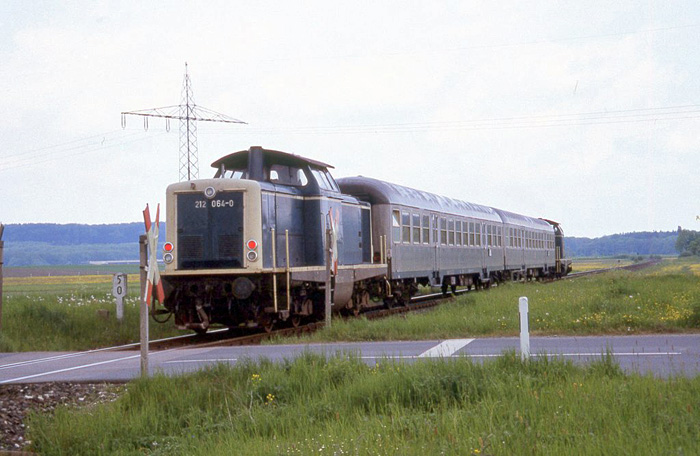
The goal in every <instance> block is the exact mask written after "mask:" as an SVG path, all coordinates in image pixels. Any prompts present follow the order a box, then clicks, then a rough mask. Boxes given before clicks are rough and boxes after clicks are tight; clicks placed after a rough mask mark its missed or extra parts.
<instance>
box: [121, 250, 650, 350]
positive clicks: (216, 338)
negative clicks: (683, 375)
mask: <svg viewBox="0 0 700 456" xmlns="http://www.w3.org/2000/svg"><path fill="white" fill-rule="evenodd" d="M659 261H660V260H650V261H646V262H643V263H635V264H631V265H627V266H619V267H614V268H603V269H594V270H590V271H583V272H577V273H572V274H569V275H567V276H565V277H562V279H575V278H579V277H585V276H590V275H596V274H602V273H604V272H609V271H614V270H627V271H638V270H640V269H644V268H647V267H650V266H653V265H655V264H657V263H658V262H659ZM468 291H469V290H458V291H457V293H456V294H457V295H460V294H463V293H467V292H468ZM452 297H453V295H448V296H446V297H445V296H443V295H442V293H432V294H428V295H421V296H416V297H414V298H413V299H411V303H410V304H408V305H406V306H396V307H393V308H391V309H378V310H369V311H367V312H363V313H362V316H363V317H365V318H366V319H368V320H373V319H377V318H385V317H388V316H392V315H398V314H402V313H408V312H414V311H418V310H424V309H429V308H431V307H435V306H437V305H439V304H441V303H443V302H444V301H445V299H450V298H452ZM323 326H324V323H323V322H312V323H307V324H305V325H299V326H298V327H285V328H279V329H275V330H273V331H271V332H256V333H247V334H246V333H245V332H246V331H245V330H237V329H235V328H234V329H218V330H214V331H210V332H208V333H207V334H205V335H195V334H187V335H183V336H176V337H173V338H167V339H160V340H155V341H151V342H150V344H149V348H150V349H151V350H156V351H158V350H169V349H173V348H207V347H226V346H241V345H257V344H260V343H261V342H263V341H265V340H269V339H272V338H275V337H292V336H299V335H302V334H308V333H312V332H314V331H317V330H319V329H321V328H323ZM248 331H249V330H248ZM115 349H122V350H124V349H131V350H138V349H139V344H130V345H128V346H122V347H121V348H115Z"/></svg>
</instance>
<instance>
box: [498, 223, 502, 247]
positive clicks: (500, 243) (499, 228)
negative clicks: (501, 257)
mask: <svg viewBox="0 0 700 456" xmlns="http://www.w3.org/2000/svg"><path fill="white" fill-rule="evenodd" d="M496 234H497V237H496V247H503V238H502V237H503V231H501V227H500V226H498V227H496Z"/></svg>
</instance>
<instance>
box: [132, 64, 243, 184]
mask: <svg viewBox="0 0 700 456" xmlns="http://www.w3.org/2000/svg"><path fill="white" fill-rule="evenodd" d="M127 115H131V116H140V117H142V118H143V121H144V124H143V125H144V128H145V129H148V119H149V118H150V117H161V118H164V119H165V129H166V130H167V131H170V120H171V119H176V120H179V121H180V181H183V180H191V179H197V178H198V176H199V158H198V150H197V121H202V122H223V123H238V124H245V123H246V122H243V121H242V120H238V119H234V118H233V117H229V116H227V115H226V114H221V113H218V112H216V111H212V110H210V109H207V108H203V107H200V106H197V105H196V104H195V102H194V96H193V94H192V82H191V81H190V75H189V73H188V71H187V63H186V62H185V82H184V86H183V89H182V102H181V103H180V104H179V105H177V106H166V107H162V108H152V109H143V110H139V111H127V112H122V128H126V116H127Z"/></svg>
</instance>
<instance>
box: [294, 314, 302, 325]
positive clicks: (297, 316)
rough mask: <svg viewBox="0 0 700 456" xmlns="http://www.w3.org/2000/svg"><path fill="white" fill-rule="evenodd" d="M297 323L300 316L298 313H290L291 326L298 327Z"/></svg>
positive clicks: (299, 322)
mask: <svg viewBox="0 0 700 456" xmlns="http://www.w3.org/2000/svg"><path fill="white" fill-rule="evenodd" d="M299 325H301V316H300V315H292V326H293V327H295V328H298V327H299Z"/></svg>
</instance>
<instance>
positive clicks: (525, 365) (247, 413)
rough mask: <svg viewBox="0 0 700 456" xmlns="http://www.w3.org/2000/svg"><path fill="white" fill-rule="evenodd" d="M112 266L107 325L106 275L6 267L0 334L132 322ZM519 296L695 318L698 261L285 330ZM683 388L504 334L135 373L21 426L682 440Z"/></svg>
mask: <svg viewBox="0 0 700 456" xmlns="http://www.w3.org/2000/svg"><path fill="white" fill-rule="evenodd" d="M129 281H130V283H131V284H132V291H131V292H130V296H129V299H128V301H127V302H128V305H127V310H126V316H127V319H126V320H125V321H124V323H122V324H121V325H120V324H118V323H116V321H114V319H113V316H112V317H110V318H109V319H101V318H99V317H96V312H97V309H100V308H108V309H113V299H112V298H111V297H110V296H109V291H110V289H111V277H106V278H105V277H102V278H99V277H85V276H83V277H71V276H67V277H63V278H61V279H56V278H53V277H52V278H50V279H38V278H32V279H21V280H20V279H19V278H17V279H8V280H7V281H6V285H5V290H6V294H5V305H4V309H3V310H4V322H3V323H4V326H3V332H2V335H1V337H2V343H3V344H6V345H5V346H6V347H7V346H14V347H20V348H22V349H37V348H36V347H37V346H42V347H43V346H47V347H54V348H53V349H59V348H56V347H61V348H60V349H65V348H64V347H71V348H72V349H78V348H77V347H82V348H89V347H94V346H100V345H111V344H115V343H125V342H127V341H129V340H136V338H137V336H138V324H137V323H138V309H137V306H136V303H137V301H138V297H137V295H136V291H135V288H136V287H135V286H133V285H134V284H136V283H138V282H137V279H136V277H135V276H133V277H132V276H130V277H129ZM520 296H528V297H529V300H530V324H531V329H532V331H533V333H534V334H541V335H554V334H559V335H563V334H609V333H614V334H634V333H649V332H692V331H697V330H698V329H699V328H700V264H698V261H697V259H695V260H693V259H681V260H674V261H665V262H664V263H662V264H661V265H658V266H655V267H653V268H649V269H646V270H643V271H639V272H626V271H616V272H612V273H606V274H603V275H598V276H593V277H582V278H578V279H574V280H569V281H559V282H555V283H547V284H543V283H525V284H523V283H515V284H506V285H503V286H499V287H497V288H494V289H491V290H489V291H487V292H478V293H473V292H470V293H467V294H465V295H462V296H460V297H457V298H454V299H453V300H451V302H448V303H446V304H443V305H441V306H439V307H438V308H436V309H434V310H431V311H427V312H422V313H413V314H408V315H405V316H402V317H392V318H387V319H384V320H379V321H367V320H365V319H362V318H360V319H354V320H342V319H335V320H334V321H333V326H332V328H331V329H328V330H324V331H321V332H318V333H315V334H314V335H312V336H310V337H309V338H307V339H303V340H301V341H300V342H311V341H333V340H380V339H443V338H453V337H470V336H479V337H485V336H495V335H515V334H517V332H518V326H517V324H518V320H517V318H518V313H517V303H518V298H519V297H520ZM27 321H31V322H32V328H34V327H35V326H36V327H37V328H38V329H37V331H36V333H37V334H38V335H36V336H34V335H32V334H33V333H34V332H35V331H27V330H26V324H24V323H23V322H27ZM151 329H152V331H156V332H159V331H162V334H163V335H164V334H166V333H169V332H173V333H175V332H176V331H174V330H172V327H171V326H169V325H166V326H162V325H156V324H151ZM101 333H102V334H101ZM159 335H160V333H159ZM154 336H155V334H154V333H152V337H154ZM156 337H157V336H156ZM74 340H77V341H80V342H74ZM286 342H287V343H288V342H289V341H288V340H287V341H286ZM699 397H700V376H696V377H694V378H684V377H673V378H669V379H658V378H654V377H651V376H641V375H638V374H625V373H623V372H622V371H621V370H620V369H619V367H618V366H617V364H616V362H615V360H614V359H613V357H612V356H611V355H609V354H606V353H601V358H600V360H599V361H598V362H595V363H593V364H592V365H589V366H585V367H581V366H574V365H573V364H571V363H570V362H568V361H565V360H562V359H547V358H546V357H537V358H536V359H531V360H529V361H525V362H522V361H521V360H520V359H519V357H518V356H516V354H515V353H513V352H508V353H504V354H503V356H502V357H500V358H496V359H492V360H488V361H486V362H484V363H479V362H473V361H471V360H470V359H468V358H453V359H450V360H425V361H422V360H421V361H419V362H416V363H415V364H412V365H409V364H403V363H398V362H393V361H390V360H386V361H384V362H381V361H380V362H379V363H378V364H377V365H367V364H365V363H364V362H363V361H362V360H361V359H359V358H358V357H357V355H355V354H353V353H338V354H337V355H336V356H334V357H331V358H329V359H325V358H323V357H320V356H318V355H313V354H306V355H305V356H302V357H301V358H299V359H296V360H288V361H286V362H284V363H281V364H274V363H271V362H269V361H260V362H252V361H243V362H239V363H238V364H237V365H236V366H229V365H225V364H221V365H216V366H212V367H211V368H209V369H206V370H204V371H201V372H198V373H196V374H192V375H187V376H182V377H176V378H167V377H163V376H156V377H154V378H150V379H145V380H136V381H134V382H132V383H130V384H129V385H128V386H127V387H126V392H125V393H123V395H122V396H121V397H120V398H119V399H118V400H116V401H115V402H112V403H108V404H101V405H93V406H90V407H86V408H80V409H76V408H68V407H59V408H58V409H57V410H56V411H55V413H54V414H53V415H50V414H33V415H32V416H31V417H30V420H29V434H28V438H29V439H30V440H31V441H32V442H33V443H32V448H33V449H34V450H36V451H38V452H39V453H41V454H47V455H50V454H95V453H100V454H154V455H158V454H163V455H165V454H167V455H171V454H175V455H177V454H181V455H190V454H195V455H196V454H202V455H207V456H210V455H219V454H220V455H228V454H246V455H283V454H299V455H307V454H320V455H342V454H353V455H432V454H447V455H482V454H493V455H510V454H553V455H554V454H556V455H558V454H669V453H672V454H699V453H700V440H699V439H698V438H697V436H698V434H697V429H698V428H700V401H699V400H698V398H699Z"/></svg>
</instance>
